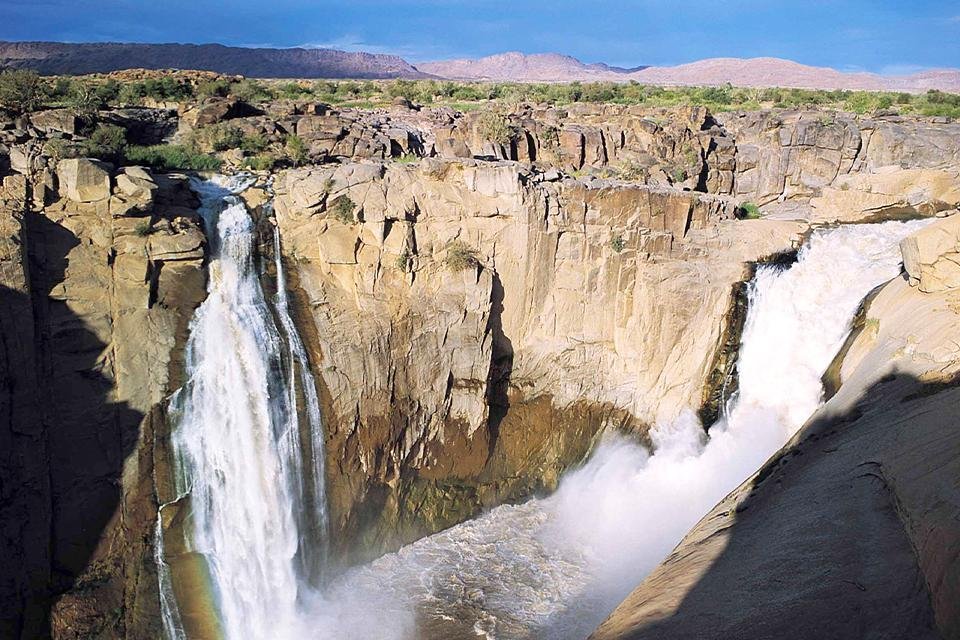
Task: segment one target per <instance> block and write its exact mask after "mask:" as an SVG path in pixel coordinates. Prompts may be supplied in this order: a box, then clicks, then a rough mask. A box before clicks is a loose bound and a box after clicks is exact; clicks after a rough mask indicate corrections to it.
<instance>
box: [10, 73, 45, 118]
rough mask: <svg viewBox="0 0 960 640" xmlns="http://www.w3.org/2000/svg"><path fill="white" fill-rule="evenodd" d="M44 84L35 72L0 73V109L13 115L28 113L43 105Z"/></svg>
mask: <svg viewBox="0 0 960 640" xmlns="http://www.w3.org/2000/svg"><path fill="white" fill-rule="evenodd" d="M44 98H46V91H45V84H44V82H43V81H41V80H40V76H39V75H38V74H37V72H36V71H27V70H25V69H8V70H6V71H4V72H3V73H0V107H3V108H4V109H7V110H9V111H13V112H15V113H29V112H30V111H35V110H36V109H37V107H39V106H41V105H42V104H43V101H44Z"/></svg>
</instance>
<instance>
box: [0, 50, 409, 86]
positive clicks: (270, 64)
mask: <svg viewBox="0 0 960 640" xmlns="http://www.w3.org/2000/svg"><path fill="white" fill-rule="evenodd" d="M0 66H7V67H14V68H18V69H35V70H37V71H38V72H40V73H43V74H47V75H54V74H81V73H108V72H110V71H119V70H121V69H191V70H201V71H216V72H218V73H225V74H232V75H243V76H249V77H253V78H423V77H426V74H424V73H422V72H421V71H418V70H417V69H416V68H415V67H413V66H412V65H411V64H410V63H409V62H407V61H406V60H404V59H403V58H400V57H398V56H390V55H382V54H375V53H362V52H349V51H337V50H335V49H254V48H247V47H226V46H223V45H220V44H121V43H113V42H108V43H97V44H66V43H61V42H0Z"/></svg>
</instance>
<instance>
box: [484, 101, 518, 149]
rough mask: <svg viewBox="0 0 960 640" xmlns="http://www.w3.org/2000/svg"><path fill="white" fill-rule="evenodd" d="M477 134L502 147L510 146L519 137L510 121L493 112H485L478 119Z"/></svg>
mask: <svg viewBox="0 0 960 640" xmlns="http://www.w3.org/2000/svg"><path fill="white" fill-rule="evenodd" d="M477 132H478V133H479V134H480V135H481V136H482V137H483V138H484V139H486V140H489V141H490V142H492V143H494V144H499V145H502V146H506V145H508V144H510V142H511V141H512V140H513V139H514V138H515V137H516V135H517V133H516V131H515V130H514V128H513V126H512V125H511V124H510V120H508V119H507V117H506V116H505V115H503V114H502V113H499V112H497V111H492V110H488V111H484V112H483V113H481V114H480V115H479V116H478V117H477Z"/></svg>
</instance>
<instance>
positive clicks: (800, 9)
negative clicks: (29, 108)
mask: <svg viewBox="0 0 960 640" xmlns="http://www.w3.org/2000/svg"><path fill="white" fill-rule="evenodd" d="M0 39H2V40H55V41H63V42H106V41H109V42H192V43H208V42H217V43H221V44H227V45H234V46H265V47H294V46H308V47H318V46H322V47H332V48H337V49H345V50H359V51H370V52H374V53H393V54H397V55H400V56H402V57H404V58H406V59H407V60H409V61H411V62H414V63H416V62H420V61H425V60H436V59H443V58H451V57H479V56H484V55H490V54H494V53H501V52H504V51H522V52H524V53H543V52H553V51H555V52H559V53H565V54H568V55H572V56H575V57H577V58H579V59H581V60H583V61H585V62H607V63H609V64H615V65H621V66H628V67H629V66H637V65H671V64H680V63H684V62H691V61H694V60H699V59H703V58H711V57H720V56H723V57H756V56H774V57H779V58H788V59H791V60H796V61H798V62H802V63H804V64H812V65H817V66H829V67H834V68H837V69H840V70H843V71H861V70H862V71H873V72H878V73H885V74H898V73H909V72H912V71H917V70H920V69H923V68H931V67H960V1H958V0H947V1H942V0H941V1H932V0H874V1H872V2H871V1H867V0H849V1H830V0H713V1H708V0H619V1H614V0H609V1H608V0H552V1H540V2H532V1H528V0H510V1H503V0H388V1H380V0H339V1H329V0H322V1H316V0H315V1H313V2H309V1H305V0H0Z"/></svg>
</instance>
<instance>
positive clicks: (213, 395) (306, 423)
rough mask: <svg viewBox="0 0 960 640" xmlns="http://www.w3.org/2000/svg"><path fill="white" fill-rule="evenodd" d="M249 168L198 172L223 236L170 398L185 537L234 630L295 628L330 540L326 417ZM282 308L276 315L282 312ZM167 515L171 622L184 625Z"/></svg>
mask: <svg viewBox="0 0 960 640" xmlns="http://www.w3.org/2000/svg"><path fill="white" fill-rule="evenodd" d="M249 182H250V181H249V180H247V179H244V178H243V177H234V178H217V179H214V180H210V181H196V182H195V183H194V185H193V186H194V189H195V190H196V191H197V193H198V194H199V195H200V197H201V201H202V207H201V214H202V216H203V219H204V223H205V225H206V229H207V237H208V238H210V242H211V261H210V265H209V285H208V295H207V299H206V300H205V301H204V302H203V304H202V305H201V306H200V307H199V308H198V309H197V312H196V314H195V316H194V319H193V321H192V323H191V327H190V338H189V341H188V343H187V347H186V374H187V382H186V384H185V385H184V386H183V387H182V388H181V389H180V390H179V391H178V392H177V393H176V394H174V396H173V397H172V398H171V400H170V415H171V423H172V435H171V448H172V451H173V454H174V458H175V473H176V489H177V493H178V495H179V496H182V497H185V498H186V500H188V501H189V509H190V518H189V520H188V522H189V523H190V526H188V527H186V529H187V530H186V531H185V532H184V537H185V538H186V541H185V542H186V545H187V547H188V549H189V550H190V551H192V552H195V553H198V554H200V555H201V556H202V558H203V560H204V562H205V564H206V567H207V572H208V574H209V576H210V582H211V584H210V585H209V587H210V589H211V591H212V592H213V593H212V601H213V602H214V603H215V604H216V609H217V611H216V612H211V613H212V615H214V616H215V617H216V618H217V620H218V622H217V626H218V627H219V628H220V629H222V631H223V634H224V635H225V637H226V638H227V639H235V638H237V639H239V638H280V637H295V632H294V630H293V629H294V626H295V625H296V623H297V620H298V619H299V615H298V607H299V606H300V605H299V600H300V598H301V597H302V596H303V594H304V593H305V592H307V591H309V590H311V589H312V588H313V587H315V586H316V585H317V584H318V580H319V574H320V571H321V569H322V567H323V564H324V560H325V558H324V555H325V552H326V535H327V514H326V498H325V491H324V469H323V456H324V451H323V441H324V439H323V427H322V422H321V416H320V409H319V402H318V400H317V395H316V388H315V384H314V380H313V377H312V374H311V373H310V369H309V366H308V365H307V356H306V351H305V349H304V345H303V342H302V341H301V339H300V337H299V335H298V334H297V331H296V328H295V326H294V323H293V320H292V318H291V317H290V309H289V303H288V299H287V293H286V290H285V287H286V285H285V282H284V274H283V265H282V264H281V262H280V260H279V244H278V243H279V238H278V237H277V236H276V235H275V236H274V242H275V244H276V249H277V256H278V259H277V262H276V270H277V291H278V292H277V296H276V298H275V301H274V304H273V305H272V306H271V305H270V304H268V301H267V298H266V296H265V294H264V291H263V288H262V286H261V283H260V278H259V273H258V270H257V265H256V261H255V259H254V252H253V249H254V240H255V233H254V223H253V220H252V219H251V217H250V214H249V213H248V211H247V209H246V207H245V206H244V204H243V201H242V200H241V199H240V198H239V197H237V196H236V195H235V194H237V193H239V192H240V191H242V190H243V189H244V188H245V187H247V186H249ZM275 318H276V320H275ZM162 543H163V540H162V527H161V526H160V525H159V523H158V564H159V568H160V571H159V573H160V587H161V601H162V607H163V617H164V627H165V629H166V633H167V635H168V636H170V638H171V640H173V639H175V638H179V637H185V636H186V635H188V634H186V633H185V632H184V630H183V621H182V617H181V616H180V612H179V610H178V609H179V607H178V603H177V602H176V598H175V596H174V593H175V589H174V588H173V586H174V585H173V584H172V579H171V576H170V571H169V570H168V567H167V566H166V564H165V562H164V560H163V544H162Z"/></svg>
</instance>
